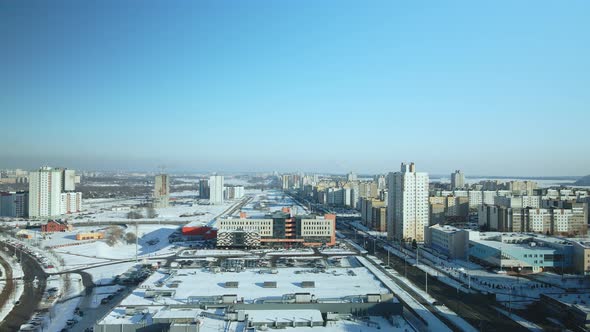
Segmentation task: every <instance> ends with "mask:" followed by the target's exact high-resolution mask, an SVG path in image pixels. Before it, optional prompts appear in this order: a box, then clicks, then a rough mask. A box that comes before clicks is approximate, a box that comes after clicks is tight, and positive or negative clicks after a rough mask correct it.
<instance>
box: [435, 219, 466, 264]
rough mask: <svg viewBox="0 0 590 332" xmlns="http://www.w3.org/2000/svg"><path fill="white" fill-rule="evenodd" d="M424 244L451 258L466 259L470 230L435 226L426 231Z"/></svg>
mask: <svg viewBox="0 0 590 332" xmlns="http://www.w3.org/2000/svg"><path fill="white" fill-rule="evenodd" d="M424 231H425V233H424V237H425V239H424V244H425V245H426V246H427V247H430V248H432V249H433V250H436V251H438V252H439V253H441V254H443V255H445V256H447V257H449V258H453V259H455V258H460V259H465V258H466V257H467V249H468V244H469V233H470V231H469V230H464V229H459V228H456V227H453V226H441V225H434V226H430V227H426V229H425V230H424Z"/></svg>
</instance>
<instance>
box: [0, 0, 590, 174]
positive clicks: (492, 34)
mask: <svg viewBox="0 0 590 332" xmlns="http://www.w3.org/2000/svg"><path fill="white" fill-rule="evenodd" d="M589 14H590V2H588V1H563V2H562V1H488V2H485V1H270V0H269V1H219V0H217V1H177V2H175V3H174V6H171V2H169V1H126V2H123V1H100V2H88V1H51V2H49V1H27V0H24V1H12V2H9V1H3V2H0V40H1V41H2V51H1V52H0V113H1V117H0V168H2V167H18V166H20V167H25V168H33V167H36V166H38V165H41V164H54V165H56V164H58V165H60V166H67V167H72V168H85V169H93V168H94V169H144V170H156V169H157V166H158V165H161V164H165V165H167V166H168V168H169V169H178V170H195V171H197V170H198V171H215V170H219V171H272V170H279V171H299V170H301V171H321V172H325V171H332V172H346V171H349V170H354V171H357V172H359V173H366V172H385V171H390V170H397V169H398V167H399V162H401V161H415V162H416V163H417V164H418V168H419V169H420V170H424V171H428V172H431V173H436V174H440V173H449V172H451V171H452V170H454V169H458V168H460V169H463V170H464V171H465V172H466V173H467V174H479V175H521V176H524V175H584V174H588V173H590V155H589V154H588V150H589V147H590V144H589V143H588V142H589V140H588V137H587V132H588V124H589V123H590V111H589V109H588V105H590V37H589V32H590V21H589V20H588V19H587V18H588V16H589Z"/></svg>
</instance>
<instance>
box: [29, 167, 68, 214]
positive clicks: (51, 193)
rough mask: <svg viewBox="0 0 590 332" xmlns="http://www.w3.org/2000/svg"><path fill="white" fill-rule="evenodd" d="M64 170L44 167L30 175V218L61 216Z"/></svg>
mask: <svg viewBox="0 0 590 332" xmlns="http://www.w3.org/2000/svg"><path fill="white" fill-rule="evenodd" d="M62 176H63V173H62V170H61V169H57V168H51V167H42V168H40V169H38V170H36V171H33V172H30V173H29V216H30V217H33V218H43V217H55V216H59V215H61V192H62V186H63V180H62Z"/></svg>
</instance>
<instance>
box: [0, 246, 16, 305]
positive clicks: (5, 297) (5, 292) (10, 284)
mask: <svg viewBox="0 0 590 332" xmlns="http://www.w3.org/2000/svg"><path fill="white" fill-rule="evenodd" d="M0 264H2V266H3V267H4V271H5V275H3V276H2V279H3V280H6V283H5V285H4V288H3V289H2V293H0V308H3V307H4V305H5V304H6V303H8V301H10V300H11V295H12V292H13V290H14V280H12V268H11V267H10V264H8V262H6V261H5V260H3V259H2V258H1V257H0Z"/></svg>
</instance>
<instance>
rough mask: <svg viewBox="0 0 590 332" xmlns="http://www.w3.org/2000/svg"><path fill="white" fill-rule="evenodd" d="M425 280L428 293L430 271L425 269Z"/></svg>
mask: <svg viewBox="0 0 590 332" xmlns="http://www.w3.org/2000/svg"><path fill="white" fill-rule="evenodd" d="M424 272H425V273H424V280H425V283H426V294H428V271H424Z"/></svg>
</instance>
